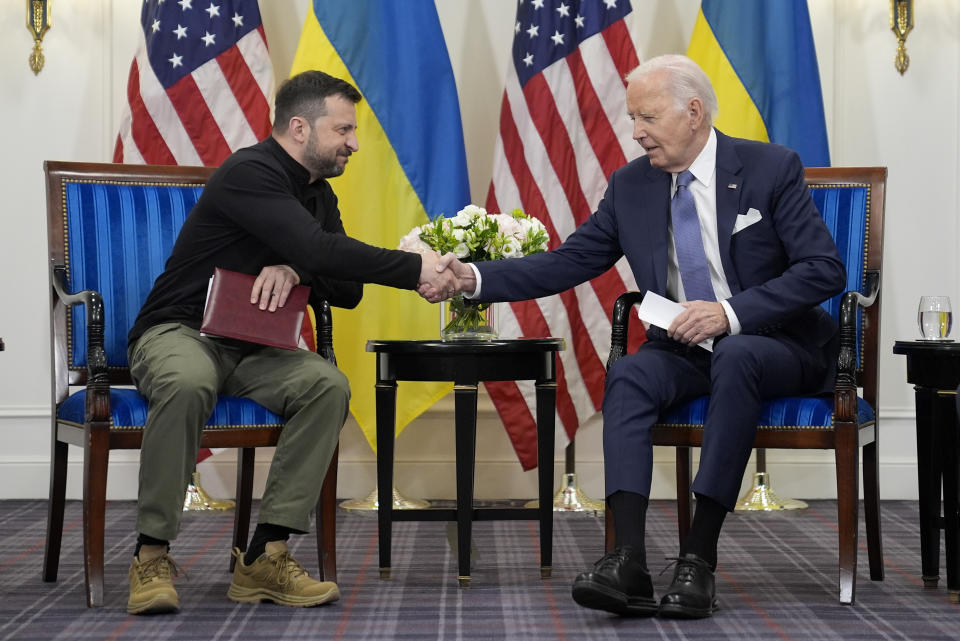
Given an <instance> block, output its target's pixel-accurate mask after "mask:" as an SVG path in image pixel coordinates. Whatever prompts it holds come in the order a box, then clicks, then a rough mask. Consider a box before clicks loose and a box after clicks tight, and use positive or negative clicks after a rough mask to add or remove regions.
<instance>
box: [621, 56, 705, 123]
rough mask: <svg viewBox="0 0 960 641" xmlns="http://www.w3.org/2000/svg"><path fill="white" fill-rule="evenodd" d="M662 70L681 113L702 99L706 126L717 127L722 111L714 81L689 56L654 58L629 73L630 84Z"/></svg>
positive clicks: (628, 80)
mask: <svg viewBox="0 0 960 641" xmlns="http://www.w3.org/2000/svg"><path fill="white" fill-rule="evenodd" d="M658 71H665V72H666V73H667V88H668V89H669V90H670V95H672V96H673V99H674V102H675V103H676V106H677V109H678V110H680V111H683V110H685V109H686V108H687V105H688V104H689V103H690V100H691V99H692V98H698V99H699V100H700V102H701V103H703V109H704V116H705V117H706V121H707V122H706V124H707V125H712V124H713V120H714V119H715V118H716V117H717V111H718V106H717V94H716V93H714V91H713V85H712V84H711V83H710V78H708V77H707V74H705V73H704V72H703V69H701V68H700V66H699V65H698V64H697V63H695V62H694V61H693V60H691V59H690V58H688V57H686V56H681V55H678V54H668V55H665V56H657V57H656V58H650V59H649V60H647V61H646V62H644V63H642V64H641V65H640V66H639V67H637V68H636V69H634V70H633V71H631V72H630V73H628V74H627V82H633V81H634V80H639V79H640V78H643V77H645V76H649V75H650V74H652V73H656V72H658Z"/></svg>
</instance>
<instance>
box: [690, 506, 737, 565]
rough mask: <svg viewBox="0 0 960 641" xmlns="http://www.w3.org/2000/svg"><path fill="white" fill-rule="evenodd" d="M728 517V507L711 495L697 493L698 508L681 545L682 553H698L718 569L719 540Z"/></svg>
mask: <svg viewBox="0 0 960 641" xmlns="http://www.w3.org/2000/svg"><path fill="white" fill-rule="evenodd" d="M726 517H727V508H725V507H724V506H722V505H721V504H720V503H717V502H716V501H715V500H714V499H712V498H710V497H709V496H705V495H703V494H697V509H696V510H695V511H694V513H693V523H692V524H691V525H690V532H689V534H687V538H686V540H684V542H683V545H681V546H680V554H688V553H692V554H696V555H697V556H699V557H700V558H701V559H703V560H704V561H706V562H707V563H709V564H710V567H711V568H713V569H714V570H715V569H717V541H719V540H720V528H722V527H723V520H724V519H725V518H726Z"/></svg>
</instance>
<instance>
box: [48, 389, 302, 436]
mask: <svg viewBox="0 0 960 641" xmlns="http://www.w3.org/2000/svg"><path fill="white" fill-rule="evenodd" d="M86 397H87V390H85V389H83V390H80V391H78V392H75V393H74V394H71V395H70V397H69V398H67V400H65V401H64V402H63V403H61V405H60V407H59V409H58V410H57V420H59V421H60V422H65V423H74V424H76V425H78V426H83V413H84V404H85V403H86ZM110 417H111V420H112V423H113V424H112V425H111V429H117V430H136V429H143V426H144V425H146V422H147V399H146V398H144V397H143V396H142V395H141V394H140V392H138V391H137V390H135V389H129V388H116V387H112V388H110ZM283 424H284V420H283V418H282V417H280V416H278V415H276V414H274V413H273V412H271V411H270V410H268V409H266V408H265V407H263V406H262V405H260V404H259V403H256V402H254V401H251V400H250V399H248V398H240V397H238V396H220V397H219V398H217V405H216V407H214V409H213V413H212V414H211V415H210V420H209V421H207V427H213V428H217V427H231V428H242V427H251V428H252V427H267V426H271V425H283Z"/></svg>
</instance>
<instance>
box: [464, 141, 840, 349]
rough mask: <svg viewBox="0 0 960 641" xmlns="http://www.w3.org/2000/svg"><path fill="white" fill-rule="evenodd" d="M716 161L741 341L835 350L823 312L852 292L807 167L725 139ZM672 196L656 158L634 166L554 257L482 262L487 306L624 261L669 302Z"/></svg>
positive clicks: (564, 285) (785, 154) (765, 146)
mask: <svg viewBox="0 0 960 641" xmlns="http://www.w3.org/2000/svg"><path fill="white" fill-rule="evenodd" d="M716 162H717V172H716V180H715V185H716V190H717V200H716V203H717V235H718V240H719V244H720V257H721V261H722V263H723V270H724V273H725V275H726V278H727V282H728V284H729V285H730V291H731V294H732V295H731V297H730V298H729V299H728V302H729V303H730V305H731V307H733V310H734V312H735V313H736V315H737V318H738V319H739V321H740V325H741V332H742V333H744V334H763V335H772V336H777V335H779V336H784V337H789V338H792V339H793V341H795V342H796V343H797V344H799V345H800V346H801V347H803V348H805V349H807V350H810V351H811V352H817V351H827V352H829V351H831V350H829V349H826V350H825V348H827V346H828V345H829V344H835V339H836V335H837V324H836V322H835V321H834V319H833V318H831V317H830V315H829V314H827V312H826V311H825V310H824V309H823V308H822V307H820V303H821V302H823V301H825V300H827V299H828V298H830V297H832V296H835V295H836V294H838V293H840V292H841V291H843V288H844V285H845V281H846V272H845V269H844V266H843V262H842V261H841V260H840V256H839V253H838V251H837V247H836V244H835V243H834V241H833V238H832V237H831V236H830V232H829V231H828V230H827V227H826V225H825V224H824V223H823V219H822V218H821V217H820V213H819V212H818V211H817V208H816V205H814V203H813V200H812V198H811V197H810V192H809V190H808V188H807V186H806V183H805V181H804V176H803V165H802V163H801V162H800V158H799V157H798V156H797V154H796V153H795V152H793V151H791V150H790V149H787V148H786V147H781V146H779V145H774V144H770V143H761V142H755V141H750V140H743V139H740V138H731V137H729V136H725V135H723V134H722V133H720V132H719V131H718V132H717V161H716ZM670 187H671V176H670V174H669V173H667V172H664V171H661V170H659V169H656V168H654V167H651V166H650V161H649V159H648V158H646V157H641V158H638V159H636V160H634V161H632V162H630V163H627V164H626V165H624V166H623V167H621V168H620V169H618V170H617V171H615V172H614V173H613V174H612V175H611V176H610V181H609V183H608V185H607V191H606V193H605V194H604V197H603V200H602V201H601V202H600V205H599V207H598V208H597V211H596V212H595V213H594V214H592V215H591V216H590V218H589V219H587V220H586V221H585V222H584V223H583V224H582V225H580V226H579V227H578V228H577V229H576V231H574V233H572V234H571V235H570V236H569V237H568V238H567V240H566V241H564V242H563V243H562V244H561V245H560V246H559V247H557V248H556V249H554V250H553V251H550V252H547V253H543V254H536V255H533V256H527V257H524V258H515V259H509V260H500V261H490V262H483V263H476V266H477V268H478V269H479V270H480V274H481V277H482V281H481V291H480V297H479V298H480V299H481V300H484V301H515V300H526V299H530V298H539V297H542V296H547V295H550V294H555V293H557V292H561V291H564V290H567V289H570V288H571V287H574V286H575V285H578V284H579V283H582V282H584V281H586V280H589V279H591V278H593V277H595V276H599V275H600V274H602V273H603V272H605V271H606V270H607V269H609V268H610V267H612V266H613V265H614V263H616V262H617V260H619V259H620V257H621V256H626V257H627V261H628V262H629V264H630V267H631V269H632V270H633V274H634V277H635V278H636V281H637V285H638V287H639V289H640V290H641V291H648V290H649V291H653V292H656V293H658V294H660V295H662V296H665V295H666V286H667V244H668V243H669V242H670V238H669V233H668V223H669V217H670ZM751 208H753V209H756V210H758V211H759V212H760V214H761V219H760V221H759V222H757V223H754V224H752V225H750V226H748V227H745V228H744V229H742V230H740V231H738V232H737V233H736V234H734V233H733V228H734V224H735V223H736V220H737V216H738V215H743V214H746V213H747V211H748V210H749V209H751ZM824 355H825V356H827V354H824ZM827 357H829V356H827Z"/></svg>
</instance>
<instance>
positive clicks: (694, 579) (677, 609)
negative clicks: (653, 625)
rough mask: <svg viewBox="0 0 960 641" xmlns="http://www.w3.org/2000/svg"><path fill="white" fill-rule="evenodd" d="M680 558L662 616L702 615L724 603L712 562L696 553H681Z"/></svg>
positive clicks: (698, 616) (688, 617)
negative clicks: (720, 602)
mask: <svg viewBox="0 0 960 641" xmlns="http://www.w3.org/2000/svg"><path fill="white" fill-rule="evenodd" d="M676 562H677V566H676V568H674V570H673V583H671V584H670V587H669V588H668V589H667V592H666V594H664V595H663V598H662V599H660V612H659V614H660V616H662V617H669V618H672V619H702V618H704V617H708V616H710V615H711V614H713V613H714V612H715V611H716V610H717V608H719V607H720V606H719V603H718V602H717V585H716V581H715V579H714V577H713V569H712V568H711V567H710V564H709V563H707V562H706V561H704V560H703V559H701V558H700V557H699V556H697V555H696V554H681V555H680V557H679V558H677V559H676ZM668 567H669V566H668Z"/></svg>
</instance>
